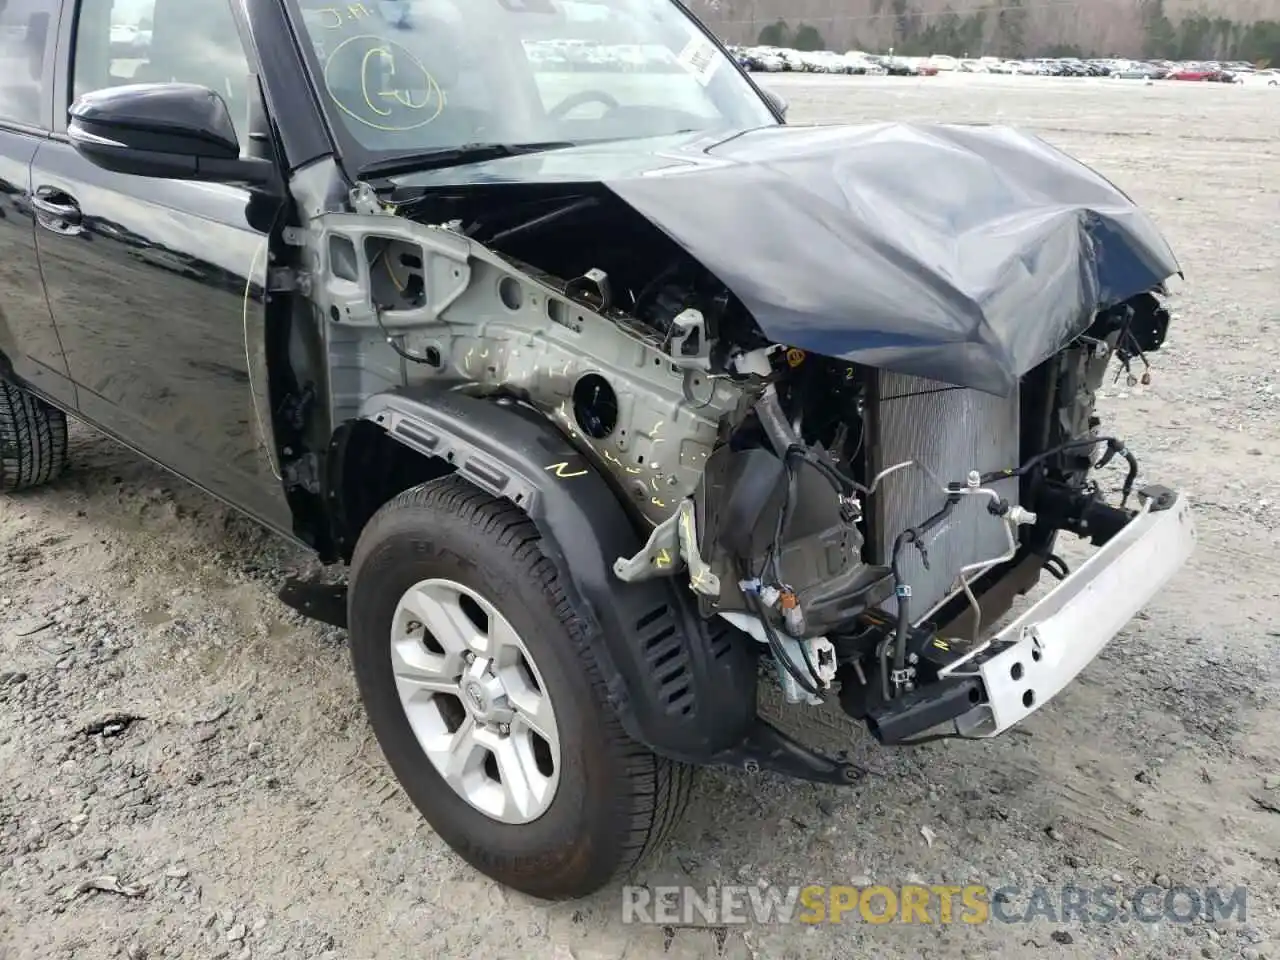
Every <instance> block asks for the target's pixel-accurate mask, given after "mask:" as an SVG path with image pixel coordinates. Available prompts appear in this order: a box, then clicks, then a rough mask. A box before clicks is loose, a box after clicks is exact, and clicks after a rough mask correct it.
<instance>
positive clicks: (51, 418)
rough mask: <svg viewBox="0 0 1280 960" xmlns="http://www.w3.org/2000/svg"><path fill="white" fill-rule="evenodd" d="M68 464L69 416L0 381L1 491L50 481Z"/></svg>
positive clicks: (5, 491)
mask: <svg viewBox="0 0 1280 960" xmlns="http://www.w3.org/2000/svg"><path fill="white" fill-rule="evenodd" d="M66 465H67V415H66V414H65V413H63V412H62V411H61V410H59V409H58V408H57V407H51V406H50V405H49V404H47V403H45V402H44V401H43V400H41V399H40V398H39V397H35V396H32V395H31V394H29V393H27V391H25V390H23V389H22V388H21V387H17V386H14V385H13V384H11V383H8V382H6V381H4V380H0V493H16V492H17V491H19V490H28V489H30V488H31V487H38V486H40V485H41V484H44V483H48V482H49V481H50V480H52V479H54V478H55V477H57V476H58V474H60V473H62V470H63V468H64V467H66Z"/></svg>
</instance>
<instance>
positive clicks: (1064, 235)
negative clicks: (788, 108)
mask: <svg viewBox="0 0 1280 960" xmlns="http://www.w3.org/2000/svg"><path fill="white" fill-rule="evenodd" d="M512 181H520V182H526V183H527V182H561V183H564V182H587V181H590V182H599V183H602V184H603V185H604V186H606V187H607V188H608V189H609V190H611V191H612V192H613V193H615V194H616V195H617V196H618V197H620V198H621V199H622V200H623V201H625V202H626V203H627V204H628V205H630V206H631V207H632V208H633V209H635V210H636V211H637V212H638V213H640V214H641V215H642V216H644V217H645V218H647V219H648V220H649V221H650V222H652V223H653V224H654V225H655V226H657V227H658V228H659V229H661V230H662V231H664V232H665V233H666V234H667V235H668V236H670V237H671V238H672V239H673V240H674V241H675V242H677V243H678V244H679V245H680V246H681V247H683V248H684V249H685V250H686V251H688V252H689V254H690V255H692V256H693V257H695V258H696V259H697V260H699V261H700V262H701V263H702V264H703V265H704V266H705V267H707V269H709V270H711V271H712V272H713V273H715V274H716V275H717V276H718V277H719V278H720V280H721V281H722V282H723V283H724V284H725V285H726V286H728V287H729V289H730V290H732V291H733V293H734V294H735V295H736V296H737V297H738V298H739V299H740V300H741V301H742V302H743V304H744V305H745V306H746V307H747V309H748V310H750V311H751V313H752V315H753V316H754V317H755V319H756V322H757V323H758V324H759V325H760V327H761V329H762V330H763V331H764V333H765V335H766V336H768V337H770V338H771V339H773V340H775V341H777V342H780V343H785V344H788V345H790V346H796V347H800V348H802V349H804V350H808V351H812V352H815V353H820V354H825V355H827V356H830V357H835V358H840V359H845V360H849V361H851V362H856V363H862V364H866V365H868V366H872V367H878V368H881V369H885V370H893V371H897V372H899V373H906V374H913V375H916V376H921V377H928V378H931V379H936V380H942V381H946V382H948V383H953V384H958V385H961V386H968V387H973V388H975V389H979V390H984V391H987V392H990V393H996V394H1001V395H1007V394H1008V393H1009V392H1010V391H1012V389H1013V387H1014V386H1015V385H1016V383H1017V381H1018V379H1019V377H1021V376H1022V375H1023V374H1025V373H1027V372H1028V371H1030V370H1031V369H1032V368H1034V367H1035V366H1036V365H1037V364H1039V363H1040V362H1041V361H1043V360H1044V359H1046V358H1047V357H1049V356H1052V355H1053V354H1054V353H1055V352H1057V351H1058V350H1059V349H1061V348H1062V347H1063V346H1065V345H1066V344H1067V343H1069V342H1070V341H1071V340H1073V339H1074V338H1075V337H1076V336H1078V335H1079V334H1080V333H1082V332H1083V331H1084V330H1085V329H1086V328H1087V327H1088V326H1089V324H1090V323H1091V322H1092V319H1093V315H1094V313H1095V312H1096V311H1097V310H1099V309H1102V308H1105V307H1107V306H1110V305H1112V304H1115V303H1119V302H1121V301H1123V300H1126V299H1128V298H1129V297H1132V296H1134V295H1136V294H1139V293H1143V292H1146V291H1148V290H1151V289H1152V288H1154V287H1156V286H1157V285H1159V284H1160V283H1162V282H1163V281H1165V280H1167V279H1168V278H1169V277H1171V276H1173V275H1174V274H1177V273H1179V272H1180V271H1179V267H1178V263H1177V260H1176V259H1175V257H1174V255H1173V253H1172V251H1171V250H1170V249H1169V246H1168V245H1167V244H1166V243H1165V241H1164V239H1163V238H1162V237H1161V235H1160V233H1159V231H1158V230H1157V229H1156V227H1155V226H1154V225H1153V224H1152V222H1151V220H1150V219H1149V218H1148V217H1147V216H1146V215H1145V214H1144V213H1143V212H1142V211H1140V210H1139V209H1138V208H1137V207H1136V206H1135V205H1134V204H1133V202H1132V201H1131V200H1130V199H1129V198H1128V197H1127V196H1126V195H1125V194H1124V193H1123V192H1121V191H1120V190H1119V189H1118V188H1116V187H1115V186H1114V185H1112V184H1111V183H1110V182H1109V181H1107V180H1106V179H1105V178H1104V177H1102V176H1101V175H1099V174H1097V173H1096V172H1094V171H1092V170H1090V169H1089V168H1088V167H1086V166H1085V165H1083V164H1082V163H1080V162H1079V161H1076V160H1074V159H1072V158H1071V157H1069V156H1067V155H1066V154H1064V153H1062V152H1061V151H1059V150H1057V149H1056V148H1054V147H1052V146H1050V145H1049V144H1048V143H1046V142H1045V141H1043V140H1041V139H1039V138H1037V137H1034V136H1031V135H1029V134H1026V133H1022V132H1020V131H1017V130H1014V129H1011V128H1008V127H998V126H964V125H943V124H900V123H890V124H876V125H868V126H844V125H841V126H816V127H804V126H778V127H765V128H761V129H757V130H749V131H745V132H743V133H740V134H737V135H736V136H732V137H729V138H723V137H721V138H717V139H714V140H711V139H707V138H706V136H705V135H701V136H699V135H690V136H683V137H681V136H677V137H665V138H656V139H654V140H645V141H627V142H620V143H613V144H598V145H593V146H587V147H579V148H573V149H569V150H561V151H555V152H553V153H546V154H541V155H533V156H525V157H516V158H511V159H507V160H498V161H494V162H491V163H485V164H478V165H474V166H471V167H466V168H454V169H452V170H441V171H433V172H430V173H424V174H421V175H414V176H413V177H411V178H405V180H404V181H402V182H404V183H405V184H409V183H412V184H413V185H414V186H421V187H430V186H434V185H438V184H439V185H442V184H444V183H454V184H456V183H459V182H467V183H473V184H474V183H484V182H490V183H494V182H505V183H510V182H512ZM583 242H584V243H589V242H590V239H589V238H584V240H583Z"/></svg>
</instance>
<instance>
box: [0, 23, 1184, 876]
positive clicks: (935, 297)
mask: <svg viewBox="0 0 1280 960" xmlns="http://www.w3.org/2000/svg"><path fill="white" fill-rule="evenodd" d="M784 111H785V104H784V103H783V102H782V101H781V99H780V98H778V97H777V96H775V95H772V94H768V93H766V92H764V91H761V90H760V89H759V88H757V87H756V86H755V85H754V84H753V82H752V80H751V79H750V78H749V77H748V76H747V74H746V73H745V71H744V70H743V69H742V67H741V66H740V65H739V64H738V63H737V62H735V61H734V59H733V58H732V57H731V56H730V55H729V54H728V53H727V52H726V50H725V48H724V47H723V46H722V45H721V44H720V43H719V42H718V41H717V40H716V39H715V38H714V37H713V36H712V35H711V34H710V33H708V32H707V30H706V29H705V28H704V27H703V26H702V25H701V24H699V23H698V21H697V20H696V19H695V18H693V17H692V16H691V15H690V14H689V12H688V11H687V10H686V9H685V8H684V7H683V6H682V5H681V4H680V3H678V2H676V0H378V2H374V0H363V2H355V3H345V2H344V3H335V2H332V0H127V2H126V0H0V489H3V490H4V491H6V492H14V491H18V490H22V489H23V488H27V487H32V486H35V485H38V484H40V483H43V482H48V481H51V480H54V479H55V478H56V476H57V475H58V473H59V471H61V470H62V468H63V466H64V464H65V461H66V457H67V432H66V430H67V421H66V415H67V414H68V413H69V414H71V415H73V416H75V417H78V418H80V419H82V420H84V421H85V422H87V423H89V424H91V425H93V426H94V427H96V428H98V429H100V430H102V431H104V432H106V433H108V434H110V435H112V436H114V437H116V438H118V439H119V440H120V441H121V442H123V443H125V444H127V445H129V446H130V447H132V448H134V449H135V450H137V451H139V452H140V453H142V454H144V455H146V456H148V457H151V458H152V459H154V460H156V461H158V462H159V463H161V464H163V465H164V466H166V467H167V468H169V469H171V470H172V471H174V472H175V473H176V474H178V475H180V476H182V477H184V478H186V479H187V480H189V481H190V482H192V483H194V484H197V485H198V486H200V487H202V488H203V489H205V490H207V491H208V492H209V493H211V494H213V495H215V496H218V497H221V498H222V499H224V500H226V501H227V502H229V503H231V504H233V505H234V506H236V507H238V508H240V509H242V510H243V511H245V512H246V513H248V514H250V515H251V516H253V517H255V518H257V519H258V520H260V521H261V522H262V523H264V524H267V525H269V526H270V527H272V528H274V529H275V530H276V531H278V532H279V533H281V534H282V535H284V536H287V537H291V538H293V539H295V540H297V541H299V542H301V543H303V544H305V545H307V546H309V547H311V548H312V549H314V550H315V551H316V552H317V553H318V554H319V555H320V556H321V557H322V558H323V559H324V560H325V561H327V562H331V563H335V564H343V565H346V567H347V577H346V582H345V583H344V584H343V585H342V586H341V587H326V586H324V585H321V584H305V583H303V584H287V585H286V587H285V591H284V593H283V594H282V596H283V597H284V598H286V599H287V601H288V602H291V603H293V604H294V605H296V606H297V607H299V608H300V609H303V610H305V611H307V612H308V613H309V614H311V615H313V616H316V617H318V618H321V619H326V620H328V621H329V622H332V623H336V624H339V625H342V626H345V627H346V628H347V629H348V631H349V638H350V646H351V653H352V659H353V663H354V668H355V672H356V675H357V678H358V681H359V687H360V692H361V696H362V698H363V700H364V703H365V706H366V709H367V711H368V714H369V718H370V721H371V724H372V726H373V729H374V732H375V733H376V735H377V737H378V740H379V743H380V744H381V746H382V749H383V751H384V753H385V755H386V758H387V760H388V762H389V763H390V765H391V767H392V769H393V770H394V772H395V774H396V776H397V777H398V778H399V780H400V782H401V784H402V785H403V786H404V788H405V790H406V791H407V793H408V794H409V795H410V797H411V798H412V800H413V802H414V803H415V804H416V805H417V807H418V808H419V809H420V810H421V811H422V812H423V814H424V815H425V816H426V818H427V819H428V820H429V821H430V823H431V824H432V826H433V827H434V828H435V829H436V830H437V831H438V832H439V833H440V835H441V836H442V837H443V838H444V839H445V840H446V841H447V842H448V843H449V844H450V845H452V846H453V847H454V848H455V849H456V850H458V851H459V852H460V853H461V855H462V856H464V857H465V858H466V859H467V860H468V861H469V862H470V863H472V864H474V865H475V866H476V867H477V868H478V869H480V870H482V871H484V872H486V873H487V874H489V875H490V876H493V877H495V878H497V879H499V880H501V881H503V882H505V883H508V884H511V885H513V886H515V887H517V888H519V889H521V890H524V891H527V892H530V893H533V894H536V895H539V896H543V897H570V896H578V895H583V894H586V893H589V892H591V891H593V890H595V889H598V888H599V887H600V886H601V885H603V884H605V883H606V882H608V881H609V880H610V878H611V877H613V876H614V875H616V874H617V873H618V872H619V871H620V870H624V869H626V868H628V867H629V866H631V865H632V864H634V863H635V862H636V861H637V860H638V858H639V857H640V856H641V855H642V853H643V852H644V851H645V850H647V849H648V848H650V847H651V846H652V845H653V844H654V843H656V842H657V841H658V839H659V838H660V837H661V836H662V834H663V833H664V832H665V831H666V830H667V828H669V827H670V825H671V824H672V823H674V822H675V820H676V819H677V817H678V816H679V813H680V810H681V808H682V806H683V804H684V803H685V801H686V799H687V798H688V795H689V788H690V782H691V775H692V772H693V771H694V770H695V769H696V768H697V767H698V766H702V765H707V764H721V765H729V766H732V767H736V768H738V769H742V770H746V771H750V772H753V773H759V772H760V771H774V772H777V773H781V774H784V775H787V776H791V777H797V778H803V779H807V780H811V781H817V782H826V783H836V784H841V783H849V782H851V781H852V780H854V779H856V778H857V776H858V771H857V769H856V768H855V767H854V766H852V765H851V764H850V763H848V762H847V760H846V759H842V758H840V757H834V756H830V755H828V754H825V753H822V752H820V751H818V750H816V749H813V748H812V747H810V746H807V745H805V744H804V743H802V742H800V741H799V740H798V739H797V738H795V737H793V736H790V735H788V734H786V733H784V732H783V731H782V730H781V729H780V728H779V727H778V726H775V725H774V724H773V723H770V722H768V721H766V720H765V719H763V718H762V716H761V711H760V709H759V704H758V700H757V697H758V695H759V693H760V691H762V690H765V691H768V692H769V695H771V696H775V697H777V698H778V699H779V700H780V701H781V702H782V703H783V705H784V710H785V711H793V712H794V713H792V714H790V715H793V716H794V715H802V714H803V713H804V712H805V711H810V710H813V709H815V708H820V707H821V706H822V705H823V704H824V703H834V702H837V701H838V709H840V710H842V711H843V712H844V713H845V714H847V715H848V717H849V718H851V719H853V720H857V721H860V722H863V723H865V724H866V726H867V728H868V729H869V730H870V731H871V732H872V734H874V736H875V737H876V738H878V739H879V740H880V741H881V742H883V743H885V744H908V743H917V742H921V740H923V739H931V738H934V737H937V736H960V737H991V736H996V735H998V734H1000V733H1002V732H1003V731H1005V730H1007V729H1009V728H1010V727H1011V726H1013V725H1014V724H1017V723H1019V722H1021V721H1022V720H1023V719H1025V718H1026V717H1027V716H1029V715H1030V714H1031V713H1032V712H1034V711H1036V710H1038V709H1039V708H1040V707H1041V706H1043V705H1044V704H1045V703H1047V702H1048V701H1049V700H1050V699H1051V698H1053V697H1054V696H1055V695H1056V694H1057V693H1058V692H1059V691H1060V690H1061V689H1062V688H1063V687H1064V686H1065V685H1067V684H1068V683H1070V682H1071V681H1072V679H1073V678H1074V677H1075V676H1076V675H1077V674H1078V673H1079V672H1080V670H1082V669H1083V668H1084V667H1085V666H1086V665H1087V664H1088V663H1089V662H1090V661H1091V660H1092V659H1093V658H1094V657H1095V656H1096V655H1097V654H1098V653H1099V651H1100V650H1101V649H1102V648H1103V646H1104V645H1105V644H1106V643H1107V642H1108V641H1109V640H1110V639H1111V638H1112V637H1113V636H1114V635H1115V634H1116V633H1117V632H1118V631H1119V630H1120V629H1121V628H1122V627H1123V626H1124V624H1125V622H1126V621H1127V620H1128V619H1129V618H1130V617H1132V616H1133V615H1134V614H1135V613H1136V612H1137V610H1138V609H1139V608H1140V607H1141V606H1142V605H1143V604H1144V603H1145V602H1146V601H1147V600H1148V599H1149V598H1150V597H1151V596H1152V595H1153V594H1154V593H1155V592H1156V591H1158V590H1159V589H1161V587H1162V586H1163V585H1164V584H1165V583H1166V582H1167V581H1168V580H1169V579H1170V578H1171V577H1172V576H1173V575H1174V573H1175V572H1176V571H1177V569H1178V568H1179V567H1180V566H1181V565H1182V563H1183V562H1184V561H1185V559H1186V557H1187V555H1188V552H1189V551H1190V549H1191V546H1192V542H1193V540H1194V527H1193V524H1192V521H1191V517H1190V514H1189V512H1188V509H1187V505H1186V503H1185V501H1184V499H1183V498H1182V497H1180V496H1179V495H1178V494H1177V493H1175V492H1174V491H1171V490H1166V489H1163V488H1159V487H1146V488H1143V489H1134V488H1135V477H1136V475H1137V470H1138V464H1137V460H1136V458H1135V456H1134V454H1133V453H1132V452H1131V451H1130V450H1129V448H1128V446H1127V445H1126V444H1125V443H1123V442H1122V441H1121V440H1119V439H1117V438H1116V437H1114V436H1109V435H1106V434H1104V433H1103V432H1102V431H1101V429H1100V423H1099V420H1098V419H1097V417H1095V416H1094V404H1093V399H1094V394H1095V391H1096V389H1097V387H1098V386H1099V384H1100V383H1101V382H1102V377H1103V375H1104V373H1105V371H1106V370H1107V368H1108V365H1109V364H1111V363H1112V362H1115V363H1116V364H1119V365H1120V366H1121V367H1123V368H1124V369H1126V370H1127V369H1128V368H1129V366H1130V364H1131V363H1133V362H1138V361H1140V362H1141V363H1143V364H1145V363H1147V357H1148V356H1149V355H1150V354H1152V353H1153V352H1154V351H1156V350H1158V349H1159V347H1160V345H1161V343H1162V342H1163V339H1164V336H1165V330H1166V327H1167V325H1168V321H1169V316H1168V313H1167V312H1166V310H1165V309H1164V307H1163V306H1162V301H1161V298H1162V296H1163V294H1164V282H1165V280H1166V279H1167V278H1169V277H1171V276H1172V275H1174V274H1176V273H1177V272H1178V267H1177V263H1176V261H1175V260H1174V258H1173V255H1172V254H1171V253H1170V251H1169V249H1168V247H1167V246H1166V245H1165V243H1164V241H1163V240H1162V239H1161V238H1160V236H1159V234H1158V233H1157V231H1156V230H1155V228H1154V227H1153V225H1152V224H1151V223H1150V222H1149V221H1148V220H1147V218H1146V217H1145V216H1144V215H1143V214H1142V213H1141V211H1139V210H1137V209H1136V208H1135V207H1134V206H1133V204H1132V203H1131V202H1130V201H1129V199H1128V198H1127V197H1126V196H1125V195H1124V194H1123V193H1121V192H1120V191H1119V190H1118V189H1116V188H1115V187H1113V186H1112V185H1111V184H1110V183H1108V182H1107V181H1106V180H1105V179H1104V178H1103V177H1101V176H1099V175H1098V174H1096V173H1094V172H1093V171H1091V170H1089V169H1088V168H1087V167H1085V166H1083V165H1082V164H1079V163H1078V162H1076V161H1074V160H1072V159H1071V158H1069V157H1066V156H1064V155H1062V154H1061V153H1059V152H1058V151H1056V150H1055V149H1053V148H1052V147H1050V146H1049V145H1047V144H1045V143H1043V142H1042V141H1040V140H1038V139H1036V138H1034V137H1031V136H1027V135H1025V134H1021V133H1019V132H1017V131H1013V130H1009V129H1005V128H1000V127H963V126H950V125H945V126H944V125H934V126H930V125H904V124H878V125H873V126H866V127H856V126H827V127H824V126H813V127H803V126H794V125H789V124H784V123H783V115H784ZM1110 463H1115V464H1116V465H1119V466H1123V467H1125V469H1126V473H1125V474H1124V478H1123V481H1122V482H1121V483H1120V485H1119V488H1118V490H1116V491H1113V492H1114V493H1116V494H1118V496H1115V497H1112V496H1111V495H1110V494H1109V493H1108V492H1107V491H1106V490H1104V488H1103V487H1102V486H1101V485H1100V484H1099V483H1098V482H1097V481H1096V479H1095V473H1096V471H1097V470H1099V469H1101V468H1103V467H1106V466H1107V465H1108V464H1110ZM1111 499H1114V500H1116V501H1117V502H1115V503H1112V502H1109V500H1111ZM1064 531H1065V532H1067V533H1071V534H1074V535H1077V536H1081V537H1085V538H1087V539H1089V540H1090V541H1092V543H1093V544H1094V545H1096V546H1097V547H1098V548H1099V549H1098V551H1097V553H1096V554H1095V555H1094V556H1093V558H1092V559H1091V560H1090V561H1089V563H1088V564H1086V565H1084V566H1082V567H1081V568H1080V569H1078V570H1077V571H1076V572H1075V573H1071V572H1070V571H1068V570H1067V569H1066V566H1065V564H1063V563H1062V561H1061V560H1060V559H1059V558H1058V557H1057V555H1056V554H1055V553H1054V545H1055V542H1056V538H1057V537H1058V536H1059V534H1060V533H1062V532H1064ZM1045 569H1048V570H1049V571H1050V572H1051V573H1052V574H1053V575H1054V576H1056V577H1057V578H1059V579H1060V580H1061V581H1062V582H1061V583H1060V584H1059V585H1058V586H1057V587H1056V588H1055V589H1054V590H1053V591H1052V592H1050V593H1049V594H1048V595H1047V596H1046V597H1045V598H1044V599H1042V600H1040V601H1039V602H1037V603H1035V604H1033V605H1031V606H1030V607H1029V608H1028V609H1027V610H1026V611H1025V612H1023V613H1022V614H1021V615H1020V616H1019V617H1018V618H1017V619H1015V620H1013V621H1012V622H1009V623H1005V624H1003V625H1002V624H1001V618H1002V617H1003V615H1004V614H1005V613H1006V612H1007V611H1009V610H1010V609H1011V606H1012V604H1013V603H1014V600H1015V598H1016V597H1017V595H1018V594H1020V593H1025V592H1026V591H1028V590H1030V589H1031V588H1032V587H1033V586H1034V585H1035V584H1036V583H1037V581H1038V580H1039V579H1040V574H1041V571H1042V570H1045Z"/></svg>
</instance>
